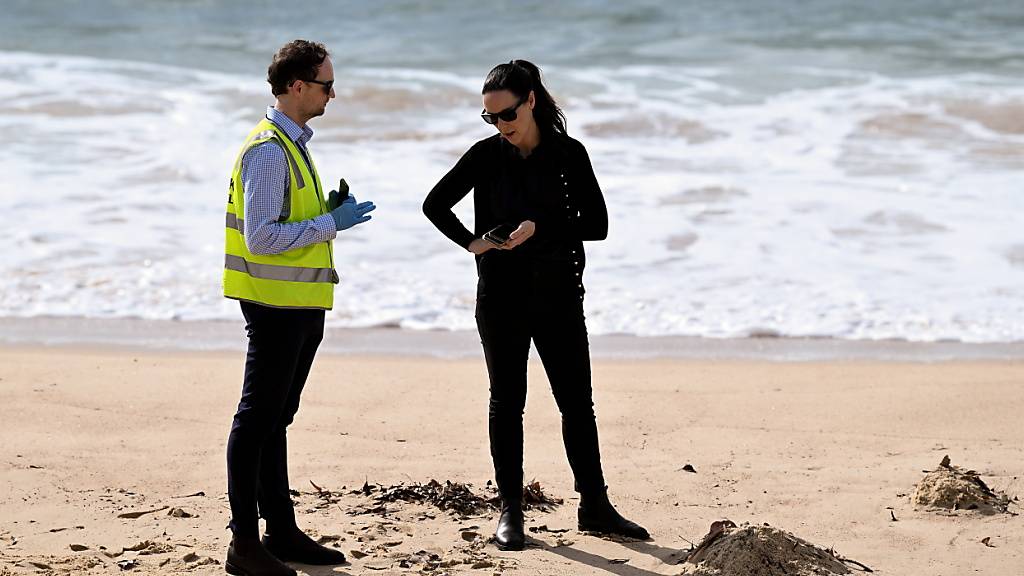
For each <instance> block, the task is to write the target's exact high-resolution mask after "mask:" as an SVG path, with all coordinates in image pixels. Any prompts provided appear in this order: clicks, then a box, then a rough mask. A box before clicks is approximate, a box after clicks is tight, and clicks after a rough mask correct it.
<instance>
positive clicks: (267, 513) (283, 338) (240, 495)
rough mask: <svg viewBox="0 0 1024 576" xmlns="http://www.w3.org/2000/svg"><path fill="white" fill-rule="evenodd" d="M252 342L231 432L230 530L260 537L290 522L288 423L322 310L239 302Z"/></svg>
mask: <svg viewBox="0 0 1024 576" xmlns="http://www.w3.org/2000/svg"><path fill="white" fill-rule="evenodd" d="M241 305H242V314H243V315H244V316H245V321H246V325H245V329H246V332H247V333H248V336H249V350H248V354H247V356H246V360H245V380H244V383H243V384H242V399H241V400H240V401H239V402H238V411H237V412H236V413H235V418H234V422H233V423H232V424H231V433H230V435H229V436H228V500H229V501H230V503H231V523H230V524H229V526H230V527H231V530H232V531H233V532H234V533H235V534H236V535H238V536H246V537H257V536H258V535H259V517H260V516H262V517H263V518H264V519H266V521H267V531H268V532H272V531H274V530H281V529H284V530H287V529H290V528H293V527H295V511H294V509H293V507H292V506H293V505H292V500H291V495H290V494H289V490H288V443H287V436H286V429H287V428H288V425H289V424H291V423H292V420H293V419H294V417H295V412H296V411H298V409H299V396H300V395H301V394H302V388H303V386H304V385H305V384H306V377H307V376H308V375H309V369H310V367H311V366H312V365H313V357H314V356H315V355H316V350H317V347H318V346H319V345H320V341H321V340H322V339H323V335H324V311H323V310H283V309H278V308H270V307H268V306H261V305H259V304H251V303H248V302H242V303H241Z"/></svg>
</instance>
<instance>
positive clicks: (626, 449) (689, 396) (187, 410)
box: [0, 344, 1024, 576]
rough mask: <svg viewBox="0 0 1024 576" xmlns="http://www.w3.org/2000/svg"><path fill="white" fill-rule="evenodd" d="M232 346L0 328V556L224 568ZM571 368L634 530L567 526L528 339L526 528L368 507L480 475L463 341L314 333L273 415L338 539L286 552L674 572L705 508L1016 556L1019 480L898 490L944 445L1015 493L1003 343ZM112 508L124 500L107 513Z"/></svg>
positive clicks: (748, 518)
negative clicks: (998, 347)
mask: <svg viewBox="0 0 1024 576" xmlns="http://www.w3.org/2000/svg"><path fill="white" fill-rule="evenodd" d="M242 361H243V358H242V354H241V351H239V352H219V351H218V352H187V351H178V352H170V351H159V350H145V349H140V348H130V347H112V346H107V347H92V348H90V347H83V346H52V347H47V346H37V345H13V344H8V345H4V346H3V347H2V348H0V395H2V396H0V422H2V423H3V424H2V437H3V442H2V444H0V462H2V466H3V471H2V474H0V510H2V512H0V566H2V568H0V574H4V575H5V576H6V575H7V574H37V573H44V574H117V573H123V572H124V571H125V570H124V569H128V570H131V571H134V572H135V573H143V574H180V573H189V574H222V573H223V567H222V566H221V565H220V564H219V563H220V562H222V561H223V555H224V551H225V547H226V545H227V542H228V539H229V532H228V530H226V529H225V525H226V524H227V521H228V507H227V501H226V494H225V471H224V468H225V465H224V449H225V440H226V436H227V431H228V427H229V423H230V420H231V416H232V414H233V410H234V405H235V402H236V401H237V394H238V390H239V387H240V380H241V370H242ZM594 373H595V382H594V384H595V396H596V398H595V399H596V403H597V413H598V422H599V427H600V433H601V444H602V450H603V455H604V463H605V470H606V477H607V481H608V483H609V486H610V493H611V496H612V499H613V502H615V503H616V504H617V505H618V506H619V508H620V509H621V510H622V511H623V512H624V513H625V514H626V515H627V516H628V517H631V518H634V519H636V520H638V521H640V522H642V523H644V524H645V525H646V526H647V527H648V528H649V529H650V530H651V532H652V534H653V535H654V539H653V541H651V542H642V543H637V542H615V541H611V540H605V539H601V538H597V537H595V536H592V535H586V534H580V533H578V532H577V531H576V529H575V506H576V503H577V500H576V497H575V496H576V495H575V493H574V492H573V491H572V480H571V476H570V473H569V468H568V465H567V463H566V461H565V457H564V453H563V449H562V445H561V438H560V427H559V426H560V424H559V419H558V414H557V411H556V408H555V406H554V401H553V400H552V398H551V395H550V392H549V390H548V388H547V382H546V380H545V378H544V376H543V372H542V371H541V370H540V366H539V364H537V363H536V362H535V361H534V362H533V363H531V382H530V398H529V401H528V407H527V413H526V461H525V462H526V464H525V466H526V477H527V478H528V479H536V480H537V481H539V482H540V483H541V486H542V487H543V489H544V491H545V492H546V493H547V494H549V495H550V496H553V497H557V498H562V499H564V500H565V502H564V504H563V505H561V506H558V507H555V508H553V509H551V510H549V511H546V512H545V511H540V510H534V511H531V512H528V524H527V525H528V527H530V528H531V529H532V530H531V532H530V533H529V536H530V537H531V539H532V540H531V542H532V545H531V546H530V547H529V549H527V550H526V551H524V552H521V553H511V552H501V551H499V550H497V549H496V548H494V546H493V545H492V544H484V543H482V542H480V541H477V542H476V543H473V542H470V541H468V540H467V539H466V538H464V537H463V533H472V532H476V533H479V534H480V535H481V536H483V537H487V536H489V535H490V533H491V531H492V530H493V524H494V521H495V517H496V516H495V514H494V513H488V512H485V513H481V514H478V515H475V516H470V517H465V518H463V517H459V516H458V515H453V514H450V513H446V512H444V511H442V510H439V509H437V508H434V507H430V506H428V505H424V504H416V503H401V502H399V503H394V504H390V505H387V506H385V507H384V508H383V509H380V508H378V509H376V510H374V502H373V499H372V496H365V495H363V494H359V493H356V492H357V491H358V489H359V488H360V487H362V486H363V485H364V484H366V483H369V484H380V485H385V486H390V485H394V484H398V483H406V484H410V483H415V482H419V483H426V482H429V481H430V480H431V479H436V480H438V481H440V482H442V483H443V482H445V481H446V480H450V481H453V482H460V483H470V484H471V485H472V488H473V490H474V491H475V492H478V493H480V494H483V495H486V494H487V487H486V483H487V480H488V479H489V478H490V474H491V468H490V459H489V455H488V451H487V443H486V437H487V431H486V399H487V388H486V374H485V369H484V365H483V362H482V361H481V360H480V359H473V358H454V359H439V358H428V357H416V356H395V355H365V356H345V355H332V354H324V355H322V356H321V357H320V358H319V359H318V361H317V363H316V364H315V365H314V369H313V373H312V375H311V377H310V382H309V384H308V385H307V388H306V392H305V396H304V400H303V405H302V408H301V410H300V412H299V414H298V417H297V420H296V422H295V424H294V425H293V426H292V428H291V433H290V467H291V481H292V487H293V488H294V489H295V490H298V491H299V492H300V494H299V495H298V496H296V498H295V500H296V507H297V513H298V518H299V521H300V523H301V525H303V526H304V527H306V528H308V529H310V531H312V532H315V533H316V535H318V536H322V537H324V538H325V541H329V542H332V543H334V544H335V545H337V546H339V547H340V548H341V549H342V550H344V551H345V553H346V555H348V556H349V562H350V563H349V564H348V565H346V566H342V567H337V568H335V569H333V570H332V569H325V568H312V567H302V566H297V568H298V569H300V570H301V571H302V572H304V573H306V574H402V573H413V572H417V571H419V570H421V569H422V568H423V567H424V564H421V563H419V564H418V563H417V562H418V561H417V560H416V559H417V558H420V559H422V558H426V557H428V556H429V555H431V554H433V555H436V556H435V557H436V558H440V559H441V560H442V561H449V562H448V563H449V564H451V566H449V567H447V568H445V570H446V571H447V572H448V573H451V574H462V573H466V574H469V573H473V574H491V573H499V572H514V573H519V574H617V575H621V576H641V575H648V574H678V573H680V572H681V571H682V569H683V567H682V566H681V565H679V564H678V562H679V561H680V560H681V558H682V557H683V555H684V554H685V551H686V550H688V549H689V548H690V546H691V544H690V543H691V542H693V543H696V542H698V541H699V540H700V538H701V537H702V536H703V535H705V534H706V533H707V532H708V529H709V526H710V524H711V522H713V521H715V520H719V519H723V518H728V519H731V520H733V521H734V522H736V523H738V524H742V523H745V522H748V523H751V524H762V523H768V524H770V525H771V526H774V527H777V528H781V529H783V530H787V531H790V532H792V533H793V534H795V535H797V536H799V537H801V538H804V539H806V540H808V541H810V542H812V543H814V544H817V545H820V546H823V547H826V548H829V547H834V549H835V550H836V551H837V552H839V553H841V554H842V555H844V556H846V557H847V558H851V559H855V560H857V561H858V562H860V563H862V564H864V565H867V566H869V567H871V568H872V569H873V570H874V571H875V572H877V573H879V574H915V575H950V576H952V575H962V574H968V573H971V574H992V575H1011V574H1020V573H1022V572H1024V552H1022V550H1024V517H1021V516H1019V515H1017V514H1015V513H1018V512H1020V507H1019V503H1017V502H1015V503H1013V504H1011V507H1010V509H1009V510H1010V512H1012V513H1003V514H995V515H988V516H986V515H982V514H980V513H978V512H973V511H956V512H945V513H938V512H936V511H932V510H924V509H915V506H914V505H913V504H912V503H911V501H910V496H909V495H910V494H912V493H913V491H914V487H915V484H916V483H917V482H918V481H919V480H920V479H921V477H922V475H923V472H922V471H923V470H926V469H932V468H935V467H936V466H937V464H938V463H939V461H940V460H941V459H942V457H943V456H945V455H947V454H948V455H949V456H950V458H951V459H952V461H953V462H954V463H955V464H959V465H962V466H965V467H969V468H973V469H975V470H977V471H978V472H979V473H980V474H981V476H982V478H983V479H984V480H985V482H987V483H988V484H989V486H991V487H992V488H994V489H996V490H1000V491H1005V492H1006V493H1007V494H1008V495H1009V496H1010V497H1011V498H1013V497H1014V496H1017V495H1019V493H1020V492H1021V489H1022V487H1024V484H1022V483H1021V481H1020V480H1019V479H1020V477H1021V476H1022V475H1024V448H1022V446H1024V425H1022V424H1021V420H1020V414H1021V413H1022V411H1024V395H1022V394H1021V392H1020V386H1021V383H1022V382H1024V363H1021V362H1012V361H999V360H986V361H943V362H914V363H906V362H903V363H898V362H882V361H867V360H856V361H818V362H766V361H751V360H722V361H718V360H715V361H710V360H689V359H649V360H614V359H598V360H596V361H595V366H594ZM687 464H689V465H690V467H692V469H693V470H695V472H689V471H684V470H683V467H684V466H686V465H687ZM314 484H315V485H316V486H317V487H319V490H321V491H322V492H320V494H318V490H317V488H315V487H314ZM200 493H201V495H197V494H200ZM327 493H330V494H332V495H333V496H332V497H329V498H326V499H325V498H324V497H323V495H324V494H327ZM148 511H152V512H148ZM367 511H369V512H367ZM133 512H135V513H142V512H147V513H145V514H141V515H139V516H138V517H137V518H125V517H119V516H123V515H126V514H127V515H133V514H131V513H133ZM894 519H895V520H894ZM563 530H564V531H563ZM470 536H471V535H470ZM467 537H468V536H467ZM985 538H988V540H985V542H987V544H985V543H983V539H985ZM470 539H471V538H470ZM72 547H74V549H73V548H72ZM76 549H77V550H76ZM352 551H358V552H365V553H366V556H364V557H362V558H356V557H355V556H356V555H355V554H353V553H352ZM119 562H120V563H121V565H120V566H119ZM474 566H476V568H474ZM443 572H444V570H442V571H439V572H434V573H443Z"/></svg>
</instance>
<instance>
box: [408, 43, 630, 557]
mask: <svg viewBox="0 0 1024 576" xmlns="http://www.w3.org/2000/svg"><path fill="white" fill-rule="evenodd" d="M483 105H484V111H483V113H482V114H481V116H482V117H483V120H484V122H487V123H488V124H493V125H494V126H495V128H497V129H498V134H495V135H493V136H491V137H490V138H486V139H484V140H481V141H479V142H477V143H476V144H474V145H473V147H472V148H470V149H469V151H468V152H466V154H465V155H463V157H462V159H460V160H459V162H458V164H456V165H455V167H454V168H452V170H451V171H450V172H448V174H446V175H445V176H444V178H442V179H441V181H440V182H438V183H437V185H436V186H434V189H433V190H431V191H430V194H429V195H428V196H427V198H426V200H425V201H424V202H423V212H424V214H426V216H427V218H429V219H430V221H431V222H433V224H434V225H435V226H437V228H438V229H439V230H440V231H441V232H442V233H444V234H445V236H447V237H448V238H450V239H451V240H452V241H454V242H455V243H456V244H458V245H459V246H462V247H463V248H465V249H466V250H468V251H470V252H472V253H473V254H475V255H476V265H477V273H478V276H479V282H478V284H477V304H476V320H477V327H478V329H479V330H480V340H481V342H482V343H483V348H484V356H485V358H486V361H487V372H488V375H489V378H490V393H491V395H490V414H489V431H490V440H491V457H492V459H493V461H494V474H495V479H496V482H497V485H498V492H499V494H500V496H501V501H502V507H501V516H500V518H499V519H498V528H497V530H496V531H495V534H494V538H495V541H496V542H497V544H498V547H499V548H502V549H504V550H520V549H522V547H523V544H524V541H525V536H524V534H523V509H522V494H523V408H524V407H525V405H526V365H527V359H528V356H529V350H530V341H531V339H532V340H533V343H534V345H535V346H536V347H537V352H538V353H539V354H540V358H541V362H542V363H543V365H544V370H545V372H547V376H548V380H549V381H550V383H551V390H552V392H553V393H554V396H555V402H556V403H557V404H558V409H559V411H561V413H562V438H563V440H564V442H565V451H566V453H567V454H568V457H569V465H570V467H571V468H572V471H573V475H574V476H575V479H576V490H577V491H578V492H579V493H580V507H579V512H578V518H579V529H580V530H586V531H591V532H598V533H604V534H618V535H621V536H628V537H633V538H639V539H647V538H649V535H648V533H647V531H646V530H644V529H643V528H642V527H640V526H638V525H637V524H635V523H633V522H630V521H629V520H626V519H625V518H623V517H622V516H620V515H619V513H618V512H616V511H615V508H613V507H612V505H611V503H610V502H609V501H608V496H607V493H606V486H605V484H604V475H603V473H602V471H601V455H600V450H599V448H598V441H597V423H596V421H595V418H594V404H593V401H592V394H591V386H590V351H589V344H588V340H587V327H586V324H585V322H584V318H583V292H584V290H583V266H584V262H585V257H584V253H583V241H584V240H603V239H604V238H605V237H606V236H607V235H608V212H607V209H606V208H605V204H604V198H603V196H602V195H601V189H600V187H599V186H598V184H597V179H596V178H595V176H594V170H593V168H591V166H590V159H589V157H588V156H587V151H586V149H584V148H583V145H582V144H580V143H579V142H577V141H576V140H573V139H572V138H570V137H569V136H568V135H567V134H566V130H565V116H564V115H563V114H562V111H561V109H559V107H558V106H557V105H556V104H555V101H554V99H553V98H552V97H551V95H550V94H549V93H548V91H547V89H545V88H544V85H543V84H542V83H541V77H540V70H539V69H538V68H537V67H536V66H535V65H533V64H532V63H530V62H527V61H525V60H513V61H512V62H509V63H508V64H500V65H498V66H496V67H495V68H494V69H493V70H491V72H490V74H488V75H487V79H486V81H485V82H484V87H483ZM470 190H473V204H474V210H475V215H476V220H475V222H476V223H475V228H476V231H475V232H470V231H469V230H467V229H466V227H465V226H464V225H463V224H462V223H461V222H460V221H459V219H458V218H457V217H456V216H455V214H454V213H453V212H452V207H453V206H454V205H455V204H456V203H458V202H459V201H460V200H462V198H464V197H465V196H466V194H468V193H469V191H470ZM500 225H505V226H506V227H507V228H509V229H514V231H513V232H511V234H510V235H509V236H508V240H507V241H506V242H504V243H501V244H500V245H498V243H500V241H501V238H498V239H495V238H493V236H491V235H488V238H489V239H490V240H491V241H488V240H485V239H484V237H483V236H484V235H485V234H486V233H487V232H489V231H491V230H492V229H494V228H495V227H498V226H500ZM509 225H511V226H509ZM499 236H500V234H499Z"/></svg>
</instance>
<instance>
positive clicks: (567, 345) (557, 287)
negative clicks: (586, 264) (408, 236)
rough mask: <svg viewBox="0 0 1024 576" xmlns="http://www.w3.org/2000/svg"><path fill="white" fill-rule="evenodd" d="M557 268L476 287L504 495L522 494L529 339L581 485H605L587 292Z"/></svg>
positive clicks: (587, 489)
mask: <svg viewBox="0 0 1024 576" xmlns="http://www.w3.org/2000/svg"><path fill="white" fill-rule="evenodd" d="M484 258H485V259H486V258H488V255H486V254H485V255H484ZM483 268H485V269H486V268H487V267H486V266H484V267H483ZM558 268H560V267H556V268H555V270H556V271H555V272H553V271H552V269H550V268H548V269H543V268H541V269H534V270H531V271H529V272H527V273H524V274H514V273H513V274H508V275H506V274H494V275H492V277H491V278H483V279H482V280H481V282H480V288H479V289H478V293H477V303H476V321H477V328H478V329H479V331H480V340H481V343H482V344H483V349H484V357H485V359H486V361H487V373H488V376H489V378H490V392H491V395H490V406H489V418H488V429H489V433H490V441H491V458H492V459H493V461H494V474H495V481H496V482H497V485H498V492H499V493H500V494H501V496H502V498H503V499H505V500H519V499H520V498H521V496H522V489H523V488H522V487H523V410H524V408H525V406H526V366H527V360H528V358H529V352H530V341H531V339H532V341H533V343H534V345H535V346H536V347H537V352H538V353H539V354H540V359H541V363H542V364H543V365H544V371H545V372H546V373H547V376H548V381H549V382H550V384H551V391H552V392H553V393H554V396H555V403H556V404H557V405H558V409H559V411H560V412H561V414H562V441H563V442H564V443H565V452H566V455H567V456H568V458H569V466H570V467H571V468H572V472H573V476H574V477H575V480H576V490H577V491H578V492H581V493H583V494H589V493H597V492H600V491H602V490H604V486H605V484H604V475H603V473H602V471H601V452H600V448H599V446H598V439H597V421H596V418H595V416H594V402H593V394H592V390H591V382H590V345H589V341H588V339H587V327H586V323H585V320H584V316H583V297H582V291H581V290H577V289H576V283H575V281H574V280H573V279H572V273H571V271H569V272H565V273H562V272H558V271H557V270H558ZM502 276H504V277H505V278H504V281H502V280H503V279H502V278H501V277H502ZM485 286H486V288H485ZM509 287H512V289H511V290H509V289H508V288H509Z"/></svg>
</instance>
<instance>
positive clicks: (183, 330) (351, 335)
mask: <svg viewBox="0 0 1024 576" xmlns="http://www.w3.org/2000/svg"><path fill="white" fill-rule="evenodd" d="M0 345H2V346H5V347H24V346H29V347H31V346H44V347H67V346H77V347H95V348H130V349H141V350H148V351H159V350H166V351H181V352H195V351H233V350H244V348H245V334H244V328H243V322H242V320H241V319H239V320H238V321H226V320H200V321H177V320H145V319H137V318H118V319H103V318H82V317H52V316H50V317H34V318H10V317H9V318H4V319H2V321H0ZM590 346H591V355H592V357H593V358H594V359H605V360H653V359H679V360H765V361H775V362H813V361H860V360H867V361H883V362H943V361H951V360H966V361H972V360H976V361H1018V360H1024V342H1007V343H985V344H975V343H966V342H908V341H904V340H840V339H834V338H787V337H770V338H769V337H765V338H722V339H718V338H701V337H693V336H633V335H624V334H608V335H591V337H590ZM320 353H322V354H329V355H341V356H409V357H431V358H442V359H457V358H477V357H480V356H482V354H481V351H480V343H479V339H478V336H477V334H476V332H475V331H469V330H462V331H442V330H423V331H420V330H409V329H402V328H331V327H328V328H327V330H326V333H325V336H324V342H323V344H322V345H321V347H320Z"/></svg>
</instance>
